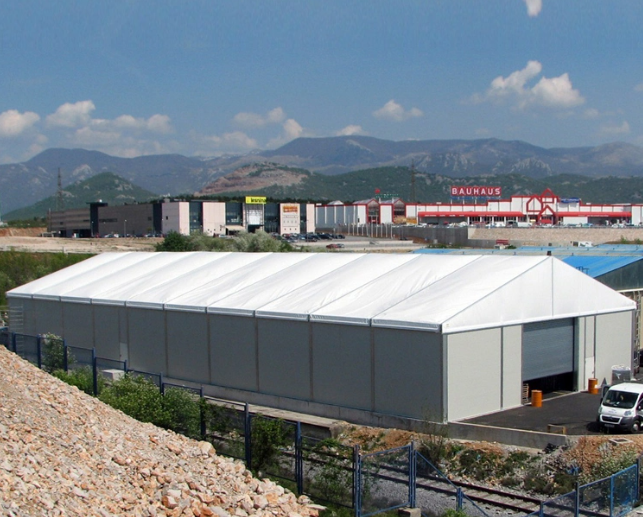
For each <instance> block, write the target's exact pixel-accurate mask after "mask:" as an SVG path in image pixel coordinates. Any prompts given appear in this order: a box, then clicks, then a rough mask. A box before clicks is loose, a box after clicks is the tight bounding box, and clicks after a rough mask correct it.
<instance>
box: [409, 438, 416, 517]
mask: <svg viewBox="0 0 643 517" xmlns="http://www.w3.org/2000/svg"><path fill="white" fill-rule="evenodd" d="M416 482H417V465H416V461H415V442H413V441H411V444H410V445H409V508H415V490H416Z"/></svg>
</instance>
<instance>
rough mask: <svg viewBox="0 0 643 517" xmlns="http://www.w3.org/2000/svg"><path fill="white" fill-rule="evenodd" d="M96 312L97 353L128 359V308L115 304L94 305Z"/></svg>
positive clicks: (116, 359) (99, 355) (102, 355)
mask: <svg viewBox="0 0 643 517" xmlns="http://www.w3.org/2000/svg"><path fill="white" fill-rule="evenodd" d="M92 308H93V312H94V325H93V330H94V346H95V347H96V355H97V356H98V357H104V358H106V359H112V360H114V361H127V360H128V359H129V358H128V357H127V354H126V349H125V350H123V351H124V352H125V354H123V353H122V351H121V346H120V344H121V343H123V344H127V309H125V307H119V306H113V305H92Z"/></svg>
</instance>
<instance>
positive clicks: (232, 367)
mask: <svg viewBox="0 0 643 517" xmlns="http://www.w3.org/2000/svg"><path fill="white" fill-rule="evenodd" d="M7 297H8V300H9V306H10V312H11V320H10V321H11V331H12V332H16V333H24V334H30V335H36V334H41V333H47V332H52V333H55V334H58V335H61V336H63V337H64V338H65V339H66V340H67V343H68V344H70V345H72V346H77V347H84V348H94V349H95V350H96V354H97V355H98V356H99V357H102V358H106V359H112V360H120V361H125V360H127V361H128V366H129V367H130V368H132V369H135V370H138V371H147V372H151V373H163V375H164V376H166V377H168V378H171V379H175V380H178V381H182V382H186V383H191V384H196V385H202V386H203V387H204V391H205V393H207V394H210V395H213V396H219V397H225V398H229V399H232V400H241V401H247V402H251V403H254V404H263V405H268V406H273V407H278V408H282V409H290V410H294V411H301V412H307V413H311V414H317V415H321V416H327V417H331V418H339V419H343V420H349V421H355V422H358V423H366V424H380V425H404V423H405V422H414V421H418V420H423V419H425V418H426V416H427V415H431V418H432V419H434V420H438V421H454V420H460V419H464V418H468V417H473V416H477V415H481V414H486V413H489V412H493V411H498V410H501V409H505V408H510V407H515V406H518V405H520V404H521V402H522V392H523V386H524V385H525V384H527V385H530V386H531V387H532V388H534V387H537V388H540V389H548V387H551V388H552V389H554V388H559V387H560V386H561V384H562V385H564V387H565V388H566V389H570V390H582V389H584V388H585V386H586V385H587V382H588V379H589V378H597V379H598V380H599V383H600V382H601V381H602V380H604V379H606V380H607V381H608V382H609V379H610V375H611V369H612V366H613V365H618V364H625V365H630V364H631V360H632V343H633V335H632V333H633V330H632V329H633V325H632V321H633V314H634V311H635V309H636V307H635V304H634V302H632V301H631V300H629V299H627V298H626V297H624V296H622V295H620V294H618V293H617V292H615V291H613V290H611V289H610V288H608V287H606V286H605V285H603V284H602V283H600V282H598V281H596V280H593V279H592V278H590V277H588V276H587V275H585V274H583V273H582V272H580V271H578V270H576V269H574V268H572V267H570V266H568V265H566V264H565V263H563V262H562V261H560V260H558V259H556V258H554V257H551V256H540V257H535V256H506V255H502V256H497V255H483V256H476V255H425V254H358V253H285V254H284V253H207V252H192V253H140V252H130V253H104V254H101V255H97V256H95V257H93V258H90V259H88V260H86V261H84V262H81V263H79V264H77V265H74V266H71V267H69V268H66V269H64V270H61V271H58V272H56V273H53V274H51V275H48V276H46V277H44V278H41V279H39V280H35V281H33V282H31V283H29V284H26V285H23V286H21V287H18V288H16V289H13V290H12V291H10V292H9V293H8V294H7Z"/></svg>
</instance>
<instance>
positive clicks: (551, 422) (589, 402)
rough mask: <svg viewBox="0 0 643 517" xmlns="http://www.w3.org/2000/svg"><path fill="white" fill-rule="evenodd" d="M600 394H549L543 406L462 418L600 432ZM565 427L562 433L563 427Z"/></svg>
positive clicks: (573, 432)
mask: <svg viewBox="0 0 643 517" xmlns="http://www.w3.org/2000/svg"><path fill="white" fill-rule="evenodd" d="M599 404H600V396H599V395H592V394H590V393H587V392H581V393H569V394H564V395H559V396H552V395H551V394H550V395H549V396H548V397H547V398H545V399H544V400H543V404H542V407H532V406H531V405H526V406H521V407H518V408H514V409H509V410H507V411H501V412H498V413H493V414H490V415H484V416H479V417H476V418H471V419H468V420H465V422H466V423H471V424H479V425H487V426H491V427H506V428H510V429H522V430H525V431H538V432H545V433H546V432H550V433H552V432H553V433H562V434H567V435H572V436H573V435H586V434H600V433H599V432H598V427H597V425H596V414H597V412H598V406H599ZM562 428H564V432H563V429H562Z"/></svg>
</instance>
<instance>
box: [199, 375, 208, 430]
mask: <svg viewBox="0 0 643 517" xmlns="http://www.w3.org/2000/svg"><path fill="white" fill-rule="evenodd" d="M199 409H200V413H201V439H202V440H205V439H206V437H207V434H208V428H207V426H206V422H205V415H206V411H205V409H206V402H205V399H204V398H203V386H201V388H200V389H199Z"/></svg>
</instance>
